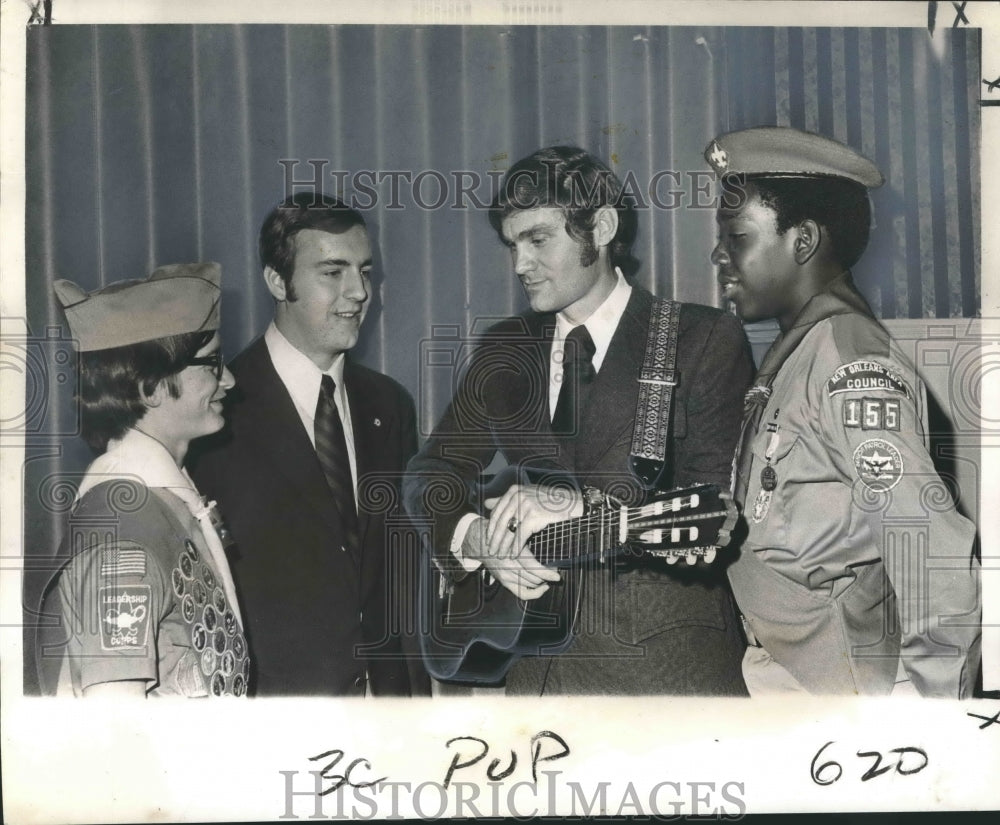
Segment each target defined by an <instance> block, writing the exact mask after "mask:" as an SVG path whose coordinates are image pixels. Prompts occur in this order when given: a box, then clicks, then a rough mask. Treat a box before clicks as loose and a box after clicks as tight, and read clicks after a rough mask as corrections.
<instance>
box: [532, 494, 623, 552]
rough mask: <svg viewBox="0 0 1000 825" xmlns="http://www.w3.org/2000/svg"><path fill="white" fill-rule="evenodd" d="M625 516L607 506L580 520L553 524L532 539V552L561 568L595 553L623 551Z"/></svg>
mask: <svg viewBox="0 0 1000 825" xmlns="http://www.w3.org/2000/svg"><path fill="white" fill-rule="evenodd" d="M620 519H621V513H620V511H619V510H617V509H614V510H611V509H608V508H606V507H600V508H597V509H596V510H595V511H594V512H593V513H590V514H588V515H586V516H580V517H578V518H572V519H567V520H566V521H559V522H556V523H555V524H550V525H549V526H548V527H545V528H544V529H542V530H539V531H538V532H537V533H535V534H534V535H533V536H532V537H531V538H530V539H528V549H529V550H531V553H532V555H533V556H534V557H535V558H536V559H538V561H539V562H541V563H542V564H544V565H548V566H553V565H555V566H558V565H561V564H565V563H566V562H568V561H570V560H571V559H574V558H577V557H585V556H590V555H594V554H599V555H601V556H604V555H605V554H610V553H615V552H617V551H618V550H620V549H621V546H622V543H621V542H620V541H618V535H619V524H620Z"/></svg>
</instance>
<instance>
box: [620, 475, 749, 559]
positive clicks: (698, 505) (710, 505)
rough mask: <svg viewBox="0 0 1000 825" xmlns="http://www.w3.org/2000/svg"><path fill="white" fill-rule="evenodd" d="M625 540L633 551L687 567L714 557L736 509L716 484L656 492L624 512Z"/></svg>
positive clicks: (726, 538)
mask: <svg viewBox="0 0 1000 825" xmlns="http://www.w3.org/2000/svg"><path fill="white" fill-rule="evenodd" d="M626 518H627V541H628V543H629V544H630V545H631V546H632V548H633V549H634V550H638V551H641V552H645V553H650V554H652V555H656V556H660V557H663V558H666V559H667V561H668V563H673V562H674V561H676V560H677V559H679V558H681V557H685V558H686V559H687V562H688V564H694V563H695V562H696V561H697V560H698V559H699V558H702V559H704V560H705V561H706V562H710V561H712V559H714V558H715V552H716V550H717V548H721V547H725V546H727V545H728V544H729V542H730V540H731V538H732V530H733V528H734V527H735V526H736V519H737V510H736V505H735V504H734V503H733V500H732V497H731V496H730V495H729V493H728V492H726V491H724V490H722V489H720V488H719V486H718V485H716V484H699V485H696V486H694V487H686V488H683V489H678V490H671V491H669V492H664V493H658V494H657V495H656V496H655V497H654V498H653V499H652V500H651V501H649V502H647V503H646V504H644V505H642V506H640V507H634V508H630V509H629V510H628V511H627V516H626Z"/></svg>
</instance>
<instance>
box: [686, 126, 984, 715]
mask: <svg viewBox="0 0 1000 825" xmlns="http://www.w3.org/2000/svg"><path fill="white" fill-rule="evenodd" d="M705 158H706V160H708V162H709V163H710V164H711V165H712V167H713V168H714V169H715V171H716V173H717V174H718V175H720V177H721V179H722V196H723V200H722V203H721V206H720V209H719V211H718V215H717V220H718V225H719V240H718V243H717V245H716V247H715V250H714V251H713V253H712V262H713V263H714V264H715V265H716V266H717V267H718V279H719V283H720V284H721V286H722V290H723V294H724V296H725V297H726V299H728V300H729V301H731V302H732V304H733V305H734V306H735V309H736V312H737V314H738V315H739V316H740V317H741V318H742V319H743V320H744V321H760V320H763V319H767V318H774V319H776V320H777V321H778V325H779V327H780V330H781V334H780V335H779V336H778V339H777V340H776V341H775V342H774V344H773V346H772V347H771V348H770V350H768V352H767V355H766V356H765V357H764V360H763V363H762V365H761V367H760V370H759V372H758V374H757V377H756V380H755V381H754V385H753V387H752V388H751V389H750V391H749V392H748V394H747V401H746V409H745V413H744V424H743V434H742V437H741V443H740V448H739V452H738V454H737V458H736V463H735V469H734V487H735V490H734V492H735V497H736V500H737V503H738V504H739V505H740V506H741V509H742V512H743V516H744V519H745V522H746V530H747V536H746V539H745V541H744V542H743V544H742V549H741V552H740V554H739V557H738V559H737V561H736V562H735V563H734V564H733V565H732V566H731V567H730V568H729V571H728V573H729V578H730V581H731V583H732V587H733V592H734V594H735V596H736V601H737V603H738V605H739V607H740V609H741V611H742V613H743V616H744V617H745V625H746V630H747V636H748V639H749V642H750V646H749V647H748V649H747V653H746V656H745V658H744V662H743V669H744V676H745V678H746V681H747V685H748V687H749V688H750V692H751V694H752V695H760V694H768V693H776V692H785V691H808V692H810V693H816V694H875V695H877V694H888V693H890V692H893V691H894V690H895V691H896V692H905V691H910V692H912V691H913V689H915V690H916V691H917V692H919V693H920V694H921V695H924V696H940V697H951V698H961V697H966V696H969V695H970V694H971V692H972V690H973V687H974V685H975V681H976V675H977V670H978V666H979V649H980V602H979V563H978V561H977V559H976V557H975V554H974V550H973V543H974V539H975V527H974V526H973V525H972V524H971V523H970V522H969V521H968V520H966V519H965V518H963V517H962V516H961V515H959V514H958V513H957V512H956V511H955V509H954V506H953V504H952V502H951V499H950V498H949V497H948V494H947V493H943V495H944V498H945V499H946V500H945V501H944V504H943V505H942V504H941V498H942V492H943V485H942V483H941V480H940V479H939V477H938V475H937V473H936V471H935V469H934V466H933V464H932V463H931V459H930V456H929V454H928V452H927V447H926V442H925V437H924V434H925V433H926V430H927V420H926V406H925V391H924V387H923V385H922V383H921V381H920V379H919V377H918V376H917V374H916V371H915V369H914V367H913V365H912V364H911V363H910V362H909V361H907V360H906V359H905V358H904V357H903V356H902V355H901V354H900V353H899V352H897V351H896V349H895V346H894V344H893V342H892V340H891V339H890V337H889V335H888V333H887V332H886V330H885V329H884V328H883V327H882V326H881V324H879V322H878V321H877V320H876V319H875V318H874V316H873V315H872V312H871V310H870V308H869V307H868V305H867V303H866V302H865V300H864V299H863V298H862V297H861V295H860V294H859V293H858V292H857V290H856V289H855V287H854V284H853V282H852V280H851V274H850V271H849V270H850V267H851V266H853V265H854V263H855V262H856V261H857V259H858V258H859V257H860V256H861V254H862V252H863V251H864V249H865V246H866V244H867V242H868V231H869V226H870V222H871V220H870V206H869V200H868V193H867V189H868V188H871V187H876V186H879V185H881V184H882V182H883V181H882V176H881V174H880V173H879V171H878V170H877V169H876V168H875V167H874V166H873V165H872V164H871V163H870V162H869V161H868V160H866V159H865V158H863V157H861V156H860V155H858V154H856V153H855V152H854V151H852V150H851V149H849V148H848V147H846V146H844V145H842V144H840V143H837V142H835V141H832V140H828V139H826V138H823V137H820V136H818V135H813V134H808V133H805V132H800V131H797V130H794V129H787V128H757V129H748V130H744V131H740V132H732V133H730V134H726V135H722V136H720V137H718V138H716V139H715V140H713V141H712V142H711V143H710V144H709V145H708V147H707V148H706V150H705ZM928 502H933V509H931V506H930V505H929V504H928Z"/></svg>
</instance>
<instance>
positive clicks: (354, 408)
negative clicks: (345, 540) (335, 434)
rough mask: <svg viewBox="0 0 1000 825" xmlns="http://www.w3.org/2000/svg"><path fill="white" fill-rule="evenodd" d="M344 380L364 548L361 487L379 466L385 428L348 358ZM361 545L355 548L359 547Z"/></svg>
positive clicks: (364, 514) (366, 520) (364, 512)
mask: <svg viewBox="0 0 1000 825" xmlns="http://www.w3.org/2000/svg"><path fill="white" fill-rule="evenodd" d="M344 383H345V385H346V388H347V400H348V404H349V405H350V408H351V430H352V431H353V432H354V459H355V462H356V463H357V470H358V485H357V489H358V534H359V537H360V541H361V547H364V544H365V534H366V532H367V530H368V525H369V521H370V515H371V512H370V508H369V507H367V506H363V502H364V501H365V499H366V497H367V496H366V495H365V493H364V490H363V486H364V480H365V479H366V478H367V477H368V476H369V474H371V473H372V472H374V471H376V470H378V467H379V466H380V465H379V462H377V461H375V457H376V456H379V455H381V454H382V452H383V444H382V436H383V435H384V433H386V432H387V431H388V428H387V427H384V426H383V424H382V417H385V415H386V414H385V412H381V413H380V411H379V410H378V409H377V407H376V406H375V404H374V402H373V395H374V394H373V393H372V392H371V391H370V389H369V388H368V387H367V386H366V385H365V380H364V375H363V373H361V372H360V371H359V370H357V369H355V368H354V365H353V364H352V363H351V362H350V360H348V361H347V362H346V363H345V364H344ZM380 415H381V416H382V417H380ZM376 421H378V422H379V424H378V425H376V423H375V422H376ZM386 423H388V422H386ZM361 547H359V548H358V549H359V550H360V549H361Z"/></svg>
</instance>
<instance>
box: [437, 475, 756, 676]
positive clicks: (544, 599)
mask: <svg viewBox="0 0 1000 825" xmlns="http://www.w3.org/2000/svg"><path fill="white" fill-rule="evenodd" d="M736 519H737V511H736V507H735V505H734V504H733V501H732V499H731V497H730V496H729V493H728V492H723V491H722V490H720V489H719V487H718V486H717V485H714V484H701V485H697V486H693V487H688V488H685V489H678V490H672V491H670V492H660V493H656V494H654V497H653V498H652V499H651V500H650V501H648V502H647V503H646V504H643V505H640V506H636V507H626V506H620V505H616V504H613V503H608V504H606V505H605V506H600V507H596V508H593V509H592V510H591V511H590V512H589V513H588V514H587V515H585V516H582V517H579V518H573V519H567V520H565V521H560V522H556V523H554V524H550V525H549V526H548V527H545V528H544V529H542V530H540V531H538V532H537V533H535V534H534V535H532V536H531V538H530V539H529V540H528V549H530V550H531V552H532V554H534V556H535V558H536V559H538V561H540V562H541V563H542V564H545V565H546V566H549V567H555V568H560V569H562V570H563V571H564V572H563V576H562V581H560V582H556V583H553V584H552V585H550V587H549V589H548V590H547V591H546V592H545V593H544V594H543V595H542V596H541V597H539V598H538V599H532V600H524V599H519V598H517V597H516V596H515V595H514V594H513V593H511V592H510V591H509V590H508V589H507V588H506V587H504V586H503V585H501V584H500V582H499V581H497V580H496V579H494V578H493V577H492V576H491V575H490V574H489V573H488V572H487V571H486V570H485V569H481V570H479V571H476V572H473V573H469V574H467V575H465V576H464V577H463V578H461V579H459V580H457V581H454V580H449V579H447V578H445V577H444V576H443V575H442V574H441V572H440V570H439V569H438V568H437V567H436V565H434V563H433V561H432V560H431V559H430V551H429V550H428V551H427V552H426V554H425V563H424V564H423V565H422V571H421V575H422V577H423V581H422V582H421V588H420V589H421V593H422V596H423V599H424V604H423V605H422V606H421V611H420V614H421V624H422V627H421V633H420V640H421V652H422V655H423V658H424V663H425V665H426V667H427V670H428V672H429V673H430V674H431V675H432V676H433V677H434V678H435V679H438V680H440V681H446V682H457V683H463V684H478V685H489V684H496V683H497V682H499V681H501V680H502V679H503V677H504V676H505V675H506V673H507V671H508V670H509V669H510V667H511V665H513V664H514V662H515V661H517V659H518V658H520V657H522V656H529V655H534V656H551V655H556V654H559V653H562V652H564V651H565V650H566V649H567V648H568V647H569V646H570V644H571V643H572V641H573V623H574V620H575V618H576V615H577V610H578V608H579V601H580V594H581V581H582V577H581V575H580V571H581V570H582V569H584V568H585V567H586V566H588V565H594V564H603V563H607V562H610V561H614V560H621V559H622V558H626V559H628V558H629V557H631V560H636V559H637V558H639V557H650V559H652V557H660V559H663V558H665V557H669V556H677V557H688V559H689V560H690V561H692V562H693V561H695V560H696V557H698V556H704V555H705V554H706V553H707V552H708V551H709V550H713V549H715V548H717V547H724V546H726V545H727V544H728V543H729V540H730V532H731V531H732V529H733V527H734V526H735V524H736ZM659 563H663V562H662V561H660V562H659Z"/></svg>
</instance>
